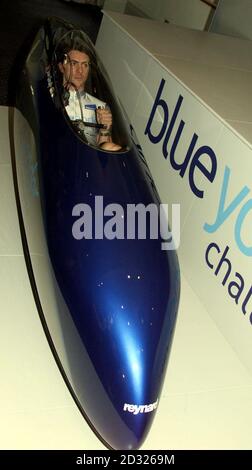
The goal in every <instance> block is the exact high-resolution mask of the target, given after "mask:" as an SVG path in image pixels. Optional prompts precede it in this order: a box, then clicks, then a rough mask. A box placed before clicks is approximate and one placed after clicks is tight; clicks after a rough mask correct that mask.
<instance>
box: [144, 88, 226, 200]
mask: <svg viewBox="0 0 252 470" xmlns="http://www.w3.org/2000/svg"><path fill="white" fill-rule="evenodd" d="M164 86H165V80H164V79H162V80H161V82H160V85H159V89H158V91H157V96H156V98H155V101H154V103H153V107H152V110H151V113H150V117H149V119H148V122H147V125H146V129H145V132H144V133H145V135H148V138H149V140H150V141H151V142H152V143H153V144H157V143H159V142H160V141H161V140H162V138H163V137H164V135H165V132H166V135H165V137H164V141H163V146H162V152H163V156H164V158H165V159H167V157H168V143H169V140H170V137H171V133H172V131H173V129H174V127H175V124H176V121H177V118H178V115H179V111H180V109H181V105H182V102H183V99H184V98H183V96H182V95H179V97H178V100H177V103H176V105H175V108H174V111H173V114H172V116H171V117H170V119H169V115H170V113H169V108H168V104H167V103H166V101H165V100H164V99H163V98H162V92H163V89H164ZM160 110H162V111H163V113H162V114H163V122H162V125H161V128H160V129H158V132H157V133H156V132H155V133H154V131H153V122H154V123H155V122H159V121H160V119H157V118H156V115H157V116H158V117H159V115H160ZM184 127H185V121H183V120H182V119H181V120H180V123H179V125H178V128H177V132H176V135H175V138H174V141H173V143H172V144H171V151H170V163H171V166H172V168H173V169H174V170H176V171H179V175H180V176H181V178H183V177H184V175H185V173H186V171H187V169H188V180H189V185H190V188H191V190H192V192H193V193H194V194H195V196H197V197H198V198H203V197H204V190H203V189H202V188H199V187H198V186H197V184H196V181H195V171H196V170H198V171H199V172H200V173H201V174H202V175H204V177H205V178H206V179H207V180H208V181H209V182H210V183H212V182H213V181H214V178H215V175H216V172H217V158H216V155H215V153H214V151H213V149H211V148H210V147H209V146H208V145H203V146H202V147H199V148H198V149H196V151H195V146H196V143H197V140H198V135H197V134H196V133H194V134H193V137H192V140H191V142H190V144H189V147H188V150H187V152H186V155H185V157H184V160H183V161H182V162H181V158H179V160H180V162H178V161H177V160H176V158H175V153H176V151H177V146H178V144H179V141H180V138H181V135H182V133H183V130H184ZM194 151H195V153H193V152H194ZM202 155H205V156H206V155H207V157H208V160H209V161H210V170H209V169H208V168H207V167H206V166H205V165H204V164H203V161H202V160H201V156H202ZM179 157H181V155H180V154H179ZM189 163H190V165H189Z"/></svg>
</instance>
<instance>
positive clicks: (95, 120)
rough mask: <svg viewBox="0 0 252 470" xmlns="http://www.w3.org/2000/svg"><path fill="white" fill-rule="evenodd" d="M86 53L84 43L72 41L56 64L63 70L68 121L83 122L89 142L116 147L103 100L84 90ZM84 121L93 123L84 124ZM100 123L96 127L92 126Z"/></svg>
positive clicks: (87, 74)
mask: <svg viewBox="0 0 252 470" xmlns="http://www.w3.org/2000/svg"><path fill="white" fill-rule="evenodd" d="M90 66H91V63H90V57H89V55H88V53H87V52H85V51H84V47H83V46H82V47H81V46H78V48H77V44H76V45H73V48H72V49H70V50H69V51H68V52H64V53H63V57H62V59H61V62H59V64H58V67H59V70H60V72H61V73H62V74H63V87H64V89H65V91H66V93H67V103H66V111H67V113H68V115H69V117H70V119H71V121H82V122H84V126H83V131H84V135H85V137H86V139H87V141H88V143H90V144H91V145H98V146H99V147H101V148H102V149H103V150H108V151H119V150H120V149H121V146H120V145H117V144H115V143H114V142H112V136H111V130H112V114H111V111H110V109H109V107H108V106H107V105H106V103H105V102H103V101H101V100H99V99H98V98H96V97H94V96H92V95H90V94H89V93H87V92H86V91H85V85H86V82H87V80H88V78H89V74H90ZM85 122H86V123H91V125H92V124H93V125H94V127H91V126H85ZM96 124H100V125H101V127H100V129H99V128H97V127H95V125H96ZM80 125H81V122H80Z"/></svg>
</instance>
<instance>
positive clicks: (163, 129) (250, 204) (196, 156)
mask: <svg viewBox="0 0 252 470" xmlns="http://www.w3.org/2000/svg"><path fill="white" fill-rule="evenodd" d="M165 83H166V82H165V80H164V79H162V80H161V82H160V85H159V88H158V91H157V95H156V98H155V100H154V103H153V106H152V110H151V113H150V116H149V119H148V122H147V125H146V129H145V132H144V133H145V135H147V136H148V138H149V140H150V142H152V143H153V144H158V143H159V142H160V141H161V140H162V139H164V140H163V144H162V154H163V157H164V158H165V159H167V157H168V155H169V151H168V144H169V142H170V139H171V134H172V131H173V130H174V134H175V137H174V139H173V141H172V142H171V143H170V164H171V167H172V168H173V169H174V170H175V171H178V173H179V175H180V177H181V178H183V177H184V175H185V174H186V172H187V170H188V182H189V186H190V188H191V191H192V192H193V194H194V195H195V196H197V197H198V198H201V199H202V198H203V197H204V189H202V188H199V187H198V185H197V183H196V180H195V171H196V170H198V172H200V174H201V175H203V176H204V177H205V179H206V180H207V181H209V182H210V183H213V182H214V179H215V176H216V173H217V157H216V154H215V152H214V151H213V149H212V148H211V147H209V146H208V145H203V146H201V147H198V148H197V147H196V146H197V141H198V138H199V136H198V135H197V134H196V132H194V133H193V136H192V139H191V142H190V143H189V145H188V148H187V151H186V153H185V156H181V150H180V151H179V150H178V147H179V142H180V139H181V136H182V134H183V131H184V128H185V126H186V123H185V121H184V120H183V119H180V120H178V116H179V113H180V110H181V106H182V103H183V100H184V97H183V96H182V95H179V97H178V99H177V103H176V105H175V107H174V110H173V113H172V114H171V115H170V111H169V106H168V103H167V102H166V101H165V100H164V98H163V97H162V94H163V90H164V87H165ZM160 116H163V121H162V119H161V121H160ZM160 122H161V124H160ZM176 153H177V156H176ZM203 155H204V163H205V161H206V156H207V157H208V158H207V160H208V162H210V167H209V165H208V167H207V166H205V164H204V163H203V161H202V159H201V157H202V156H203ZM176 157H177V158H176ZM183 158H184V159H183ZM230 175H231V170H230V168H229V167H228V166H226V167H225V170H224V175H223V181H222V186H221V193H220V200H219V205H218V208H217V214H216V217H215V221H214V222H213V223H212V224H210V223H205V224H204V226H203V229H204V230H205V231H206V232H207V233H214V232H216V231H217V230H218V229H219V228H220V227H221V226H222V225H223V224H224V223H225V221H226V220H227V219H228V218H229V217H230V216H231V215H232V214H235V213H236V212H237V211H238V210H239V212H238V216H237V218H236V222H235V229H234V238H235V241H236V244H237V247H238V248H239V250H240V251H241V252H242V253H243V254H244V255H246V256H252V245H251V246H247V245H246V244H245V242H244V240H243V239H242V235H241V234H242V228H243V223H244V221H245V219H246V218H247V216H248V214H249V212H250V211H252V199H249V200H248V201H247V202H245V203H244V199H245V197H246V196H247V195H248V193H249V192H250V189H249V188H248V187H247V186H243V188H242V189H241V190H240V191H239V193H237V194H236V196H235V197H234V198H233V199H232V200H229V201H227V199H228V198H227V194H228V189H229V181H230ZM202 180H203V178H202ZM213 250H214V251H215V253H217V254H221V249H220V247H219V246H218V245H217V244H216V243H214V242H213V243H210V244H209V245H208V247H207V249H206V254H205V261H206V264H207V266H208V267H209V268H210V269H211V270H214V263H213V262H212V261H211V260H210V258H209V256H210V254H211V255H212V254H213V253H212V251H213ZM228 251H229V247H228V246H227V247H226V248H225V250H224V252H223V254H222V256H221V258H220V260H219V263H218V264H217V266H216V269H215V270H214V274H215V276H218V275H219V272H220V270H222V272H223V269H225V268H226V271H225V272H224V276H223V279H222V282H221V283H222V285H223V286H225V285H227V290H228V294H229V296H230V297H231V298H232V299H234V301H235V303H236V304H238V303H239V301H240V299H242V297H243V296H244V290H245V281H244V278H243V276H242V275H241V274H240V273H239V272H237V271H236V272H235V273H234V274H233V279H232V280H231V281H230V276H231V272H233V270H232V263H231V260H230V259H229V258H228V257H227V256H226V255H227V253H228ZM227 282H228V283H227ZM251 298H252V286H251V287H250V288H249V290H248V291H247V293H246V294H245V297H243V301H242V302H241V310H242V313H243V314H244V315H245V314H246V313H247V309H246V307H247V304H248V302H249V300H250V299H251ZM249 319H250V323H251V324H252V312H250V314H249Z"/></svg>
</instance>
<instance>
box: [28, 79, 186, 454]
mask: <svg viewBox="0 0 252 470" xmlns="http://www.w3.org/2000/svg"><path fill="white" fill-rule="evenodd" d="M35 89H36V93H35V101H33V103H35V107H36V113H37V119H38V121H37V122H38V135H37V145H38V152H39V155H40V178H41V192H42V194H43V214H44V222H45V228H46V235H47V241H48V248H49V253H50V258H51V262H52V266H53V269H54V272H55V276H56V279H57V283H58V286H59V288H60V291H61V294H62V296H63V298H64V301H65V303H66V305H67V307H68V310H69V315H70V317H71V318H72V321H73V323H74V325H75V327H76V328H77V330H78V334H79V337H80V341H81V342H82V344H83V346H84V348H83V349H84V350H85V354H83V356H78V357H74V358H73V355H71V353H70V352H69V357H71V366H72V378H71V380H72V381H73V383H74V387H73V388H74V390H75V393H76V397H77V400H78V402H79V403H80V404H81V407H82V408H83V410H84V412H85V414H86V415H87V417H88V419H89V421H90V422H91V425H92V426H93V428H94V429H95V430H96V432H97V433H98V435H99V436H100V437H101V439H102V440H103V441H104V442H105V443H106V444H107V445H108V446H110V447H112V448H114V449H132V448H139V447H140V446H141V444H142V442H143V440H144V438H145V436H146V434H147V432H148V431H149V428H150V425H151V422H152V420H153V417H154V414H155V412H156V405H155V406H149V407H147V406H142V408H141V405H150V404H154V403H156V402H157V401H158V399H159V397H160V393H161V388H162V383H163V380H164V374H165V369H166V364H167V360H168V356H169V350H170V346H171V340H172V336H173V332H174V326H175V321H176V315H177V308H178V301H179V289H180V280H179V267H178V261H177V256H176V253H175V252H174V251H168V252H167V251H162V250H161V240H160V239H157V240H150V239H146V240H139V239H135V240H133V239H132V240H127V239H113V240H108V239H106V238H103V239H81V240H76V239H75V238H74V237H73V234H72V227H73V223H74V222H75V221H76V219H77V218H76V217H74V216H73V215H72V211H73V207H74V206H75V205H76V204H80V203H86V204H88V205H89V206H90V207H91V208H92V214H93V216H94V214H95V212H96V213H97V207H95V196H103V204H104V207H105V206H106V205H107V204H110V203H118V204H120V205H121V206H122V207H123V208H124V209H125V219H124V222H125V223H126V218H127V217H126V214H127V204H129V203H131V204H138V203H142V204H144V205H148V204H150V203H156V204H159V198H158V195H157V192H156V189H155V185H154V183H153V180H152V178H151V175H150V173H149V170H148V167H147V165H146V163H145V161H144V159H143V158H142V156H141V154H140V153H139V152H138V149H137V147H136V146H135V145H134V144H133V143H132V146H131V148H129V149H128V150H127V151H125V152H122V153H105V152H103V151H101V150H99V149H95V148H91V147H90V146H88V145H87V144H85V143H83V142H82V141H81V140H80V139H79V138H78V137H77V136H76V135H75V133H74V132H73V130H72V129H71V127H70V126H69V124H68V123H67V121H66V119H65V117H64V116H63V114H62V112H61V111H60V110H59V109H56V107H55V105H54V103H53V101H52V100H51V97H50V95H49V93H48V90H47V88H46V83H45V80H43V79H42V80H40V81H38V83H37V84H36V87H35ZM128 128H130V127H129V125H128ZM110 218H111V217H105V218H104V220H105V221H107V220H109V219H110ZM93 224H94V219H93ZM125 226H126V225H125ZM148 229H149V227H148V226H147V233H148ZM93 234H94V226H93ZM64 334H65V336H66V338H67V334H68V332H67V331H65V332H64ZM52 340H53V338H52ZM66 344H67V345H68V348H70V349H71V344H70V345H69V342H68V341H67V339H66ZM62 366H63V368H64V364H62ZM129 405H132V406H129ZM152 409H153V410H152Z"/></svg>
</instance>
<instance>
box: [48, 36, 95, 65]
mask: <svg viewBox="0 0 252 470" xmlns="http://www.w3.org/2000/svg"><path fill="white" fill-rule="evenodd" d="M72 50H75V51H80V52H84V53H85V54H87V55H88V57H89V59H90V62H91V64H93V65H94V64H96V57H95V53H94V52H93V51H92V49H91V48H90V47H89V45H88V44H87V42H85V40H84V39H83V38H82V37H81V32H80V33H79V34H78V32H77V31H71V32H69V33H68V34H67V35H65V37H63V39H62V41H60V42H59V43H58V45H57V47H56V50H55V53H56V57H57V63H60V62H62V63H63V62H64V60H65V57H66V55H67V54H68V53H69V52H70V51H72Z"/></svg>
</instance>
